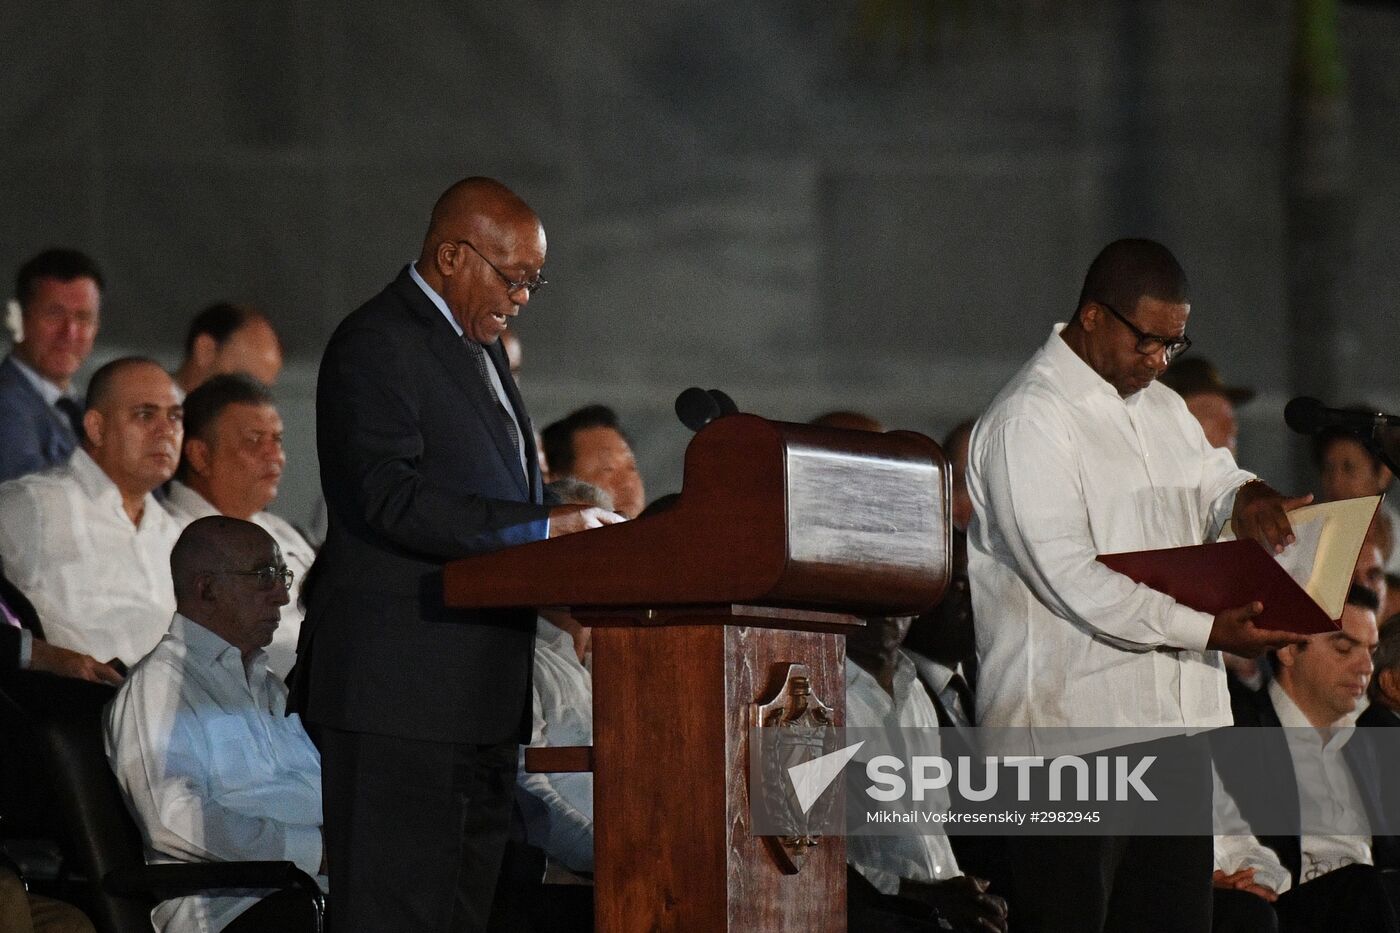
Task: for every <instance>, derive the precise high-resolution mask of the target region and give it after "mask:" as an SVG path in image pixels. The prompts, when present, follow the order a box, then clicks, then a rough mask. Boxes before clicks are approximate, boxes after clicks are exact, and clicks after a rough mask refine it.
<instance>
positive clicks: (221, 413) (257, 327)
mask: <svg viewBox="0 0 1400 933" xmlns="http://www.w3.org/2000/svg"><path fill="white" fill-rule="evenodd" d="M103 288H104V279H103V276H102V273H101V272H100V270H99V269H98V267H97V265H96V263H95V262H93V261H92V260H91V259H90V258H88V257H86V256H84V255H83V254H81V253H77V252H75V251H71V250H48V251H45V252H44V253H41V254H40V255H38V256H36V257H35V258H34V259H32V260H31V261H29V262H27V263H25V264H24V266H23V267H22V268H21V270H20V272H19V276H18V281H17V289H16V294H17V296H18V302H19V305H20V309H21V311H20V317H19V324H20V328H19V333H17V334H16V342H15V344H14V347H13V348H12V350H11V352H10V353H9V354H8V355H7V356H6V357H5V359H4V361H3V363H0V670H3V671H10V670H24V669H29V670H33V671H38V672H44V673H56V674H62V675H65V676H69V677H77V678H81V679H85V680H92V681H97V682H102V683H106V684H110V685H122V686H121V690H120V691H119V693H118V694H117V699H116V701H115V702H113V703H112V704H111V706H110V707H109V709H108V718H107V725H106V741H107V751H108V755H109V757H110V760H111V763H112V767H113V770H114V772H115V773H116V775H117V777H118V780H119V783H120V785H121V787H122V790H123V793H124V795H125V797H126V800H127V802H128V805H129V808H130V810H131V812H132V815H133V816H134V818H135V819H136V821H137V823H138V825H139V826H140V828H141V830H142V836H143V839H144V842H145V845H146V852H147V856H148V858H149V859H150V860H152V861H166V860H176V861H205V860H216V861H217V860H228V859H264V858H265V859H288V860H290V861H293V862H295V863H296V864H298V865H299V866H301V867H303V868H304V869H305V870H306V871H308V872H310V873H312V874H318V871H319V878H318V880H320V881H321V882H322V883H324V881H325V879H324V849H323V847H322V841H321V835H320V818H321V817H320V813H321V799H320V795H321V781H320V767H319V759H318V753H317V750H316V748H315V746H314V745H313V744H312V743H311V741H310V739H309V738H308V737H307V735H306V732H305V730H304V729H303V728H302V725H301V723H300V720H299V719H298V718H297V717H296V716H295V715H293V716H291V717H287V716H286V715H285V711H286V696H287V690H286V687H285V685H284V680H285V678H287V676H288V675H289V673H290V672H291V670H292V667H293V664H294V662H295V659H296V647H297V640H298V631H299V628H300V624H301V618H302V609H301V606H300V603H301V592H302V588H303V586H304V585H305V584H306V582H307V581H308V580H309V579H310V578H311V577H312V574H311V573H310V571H311V567H312V564H313V562H314V559H315V556H316V547H315V546H314V545H313V543H312V542H311V540H310V539H309V537H308V536H307V535H305V534H303V533H302V532H301V531H299V530H298V529H297V528H296V527H294V526H293V525H292V524H291V523H290V522H288V521H286V520H285V519H283V518H281V517H279V516H277V515H275V514H273V513H272V512H270V511H268V507H269V506H270V505H271V504H272V503H273V501H274V500H275V498H276V496H277V492H278V488H279V485H280V482H281V479H282V475H283V470H284V469H285V467H286V457H285V454H284V452H283V446H282V433H283V426H282V421H281V417H280V415H279V413H278V410H277V404H276V400H275V397H274V395H273V392H272V389H271V385H272V383H274V382H275V380H276V378H277V376H278V373H279V371H280V368H281V361H282V354H281V347H280V342H279V340H278V338H277V334H276V332H275V330H274V329H273V327H272V325H271V323H270V322H269V321H268V320H267V319H266V317H264V316H263V315H262V314H261V313H259V312H257V311H255V310H253V309H250V308H246V307H241V306H236V305H230V304H219V305H214V306H212V307H210V308H209V309H207V310H206V311H204V312H202V313H201V314H200V315H198V316H197V317H196V319H195V320H194V321H193V322H192V324H191V327H190V331H189V335H188V339H187V341H186V346H185V359H184V361H183V362H182V363H181V364H180V366H179V367H178V369H177V370H176V371H175V373H174V374H173V375H172V374H169V373H167V372H166V371H165V370H164V369H163V368H162V367H161V366H160V365H159V364H157V363H156V362H155V361H153V360H150V359H146V358H139V357H124V358H121V359H117V360H113V361H111V362H109V363H107V364H106V365H104V366H102V367H100V368H99V369H98V370H97V371H96V372H95V373H94V374H93V375H92V377H91V378H90V379H89V381H88V384H87V390H86V393H85V394H84V395H83V396H82V397H81V398H80V397H79V396H78V394H77V392H76V391H75V387H74V383H73V379H74V376H75V375H76V373H77V372H78V371H79V369H80V368H81V367H82V365H83V364H84V362H85V361H86V359H87V358H88V356H89V354H90V353H91V351H92V349H93V344H94V340H95V337H96V335H97V333H98V329H99V324H100V313H101V296H102V291H103ZM508 350H509V352H510V356H511V359H512V363H513V364H514V365H513V369H512V372H513V374H515V375H517V376H518V366H519V360H520V354H519V343H518V341H516V340H514V339H513V335H511V339H510V340H509V341H508ZM540 450H541V456H542V459H543V457H544V455H546V454H548V455H549V456H552V457H553V458H554V459H555V461H556V463H557V464H558V467H557V468H556V470H555V471H554V472H553V473H552V474H550V475H551V476H552V477H560V478H562V477H567V476H571V475H577V476H582V477H586V479H587V480H588V481H589V482H590V483H592V484H596V486H595V485H588V484H585V483H581V482H575V485H576V487H577V489H579V490H583V494H584V495H586V496H588V497H590V498H596V499H598V500H599V501H606V502H609V503H611V502H614V501H615V502H616V503H617V508H618V509H619V510H620V511H622V512H623V513H624V514H627V515H630V516H635V515H636V514H637V513H639V512H640V511H641V508H642V505H643V503H644V491H643V488H642V483H641V477H640V474H639V473H638V471H637V468H636V462H635V458H634V457H633V454H632V451H631V448H630V446H629V444H628V441H627V438H626V436H625V434H624V433H623V431H622V428H621V426H620V424H619V423H618V420H617V418H616V416H615V415H614V414H613V413H612V412H611V411H610V410H609V409H607V408H605V407H603V406H597V405H594V406H589V407H586V408H583V409H581V410H579V411H577V412H575V413H573V414H571V415H570V416H568V417H567V418H565V419H562V420H561V421H559V422H558V423H556V424H553V425H550V426H549V427H548V428H546V431H545V437H544V439H543V442H542V443H541V444H540ZM604 490H606V491H604ZM566 491H567V490H566ZM610 507H611V505H610ZM558 621H559V622H560V625H561V626H565V627H569V626H570V622H569V620H567V619H560V620H558ZM540 624H541V632H542V636H545V641H546V642H548V646H547V647H546V648H545V649H543V650H542V651H541V652H540V653H539V658H540V660H541V662H547V661H549V660H550V659H553V658H555V657H556V656H557V657H559V658H563V657H566V656H568V657H573V658H574V665H573V668H572V669H567V668H566V667H564V666H562V665H560V666H559V670H560V671H561V672H563V675H565V676H567V677H574V678H577V677H579V676H580V673H581V676H582V677H583V678H585V679H586V677H587V669H586V668H585V667H583V666H582V665H581V664H580V663H579V660H578V659H580V658H583V657H586V653H585V652H583V651H582V650H581V649H580V650H579V651H577V652H575V650H574V649H573V648H567V649H566V648H565V645H564V641H567V640H569V638H570V636H569V635H568V634H563V635H562V640H560V634H561V632H562V631H563V630H562V629H553V630H551V629H549V628H548V626H549V625H550V623H549V622H548V621H546V620H543V619H542V620H541V623H540ZM572 631H573V632H574V634H575V635H577V634H578V633H579V632H581V631H583V630H581V629H579V628H578V626H576V625H573V626H572ZM550 634H552V635H554V636H555V638H554V640H553V641H550V639H549V638H548V635H550ZM555 642H557V644H556V643H555ZM584 643H585V644H586V640H585V642H584ZM555 649H557V650H555ZM557 680H558V678H556V681H557ZM550 682H551V681H550V679H549V678H548V676H542V677H540V678H539V680H538V681H537V685H539V686H541V687H546V688H547V685H548V684H549V683H550ZM544 696H545V700H546V702H545V703H544V704H543V705H542V704H541V702H540V697H539V695H538V694H537V698H536V710H537V717H536V720H537V725H538V727H539V729H540V730H541V732H543V730H544V728H545V726H544V723H545V722H546V721H552V722H553V723H554V725H553V729H552V734H553V735H554V736H555V737H557V736H559V735H560V734H563V733H564V732H565V731H566V726H565V725H564V724H563V723H562V722H560V721H559V719H560V717H564V716H567V715H574V716H575V717H576V718H580V719H581V720H582V722H583V725H580V726H578V727H577V728H578V729H584V728H586V721H587V714H588V706H587V703H586V702H585V703H584V704H583V706H582V707H576V706H571V704H568V703H565V702H563V701H561V702H559V703H557V704H550V703H548V698H549V693H548V690H547V689H546V691H545V694H544ZM546 709H547V710H548V717H547V719H546V717H545V716H544V715H543V714H542V713H543V711H544V710H546ZM579 709H582V712H581V713H580V712H579ZM564 783H566V784H567V782H564ZM538 790H539V789H538V787H537V786H532V787H531V788H530V789H529V791H532V792H538ZM522 793H523V797H522V800H525V801H528V800H531V799H535V798H534V797H532V796H531V793H530V792H527V791H522ZM566 799H570V800H572V801H574V802H575V803H576V805H577V806H579V807H581V808H582V812H583V813H584V814H585V815H586V816H587V818H588V821H589V822H590V824H591V808H590V795H589V794H588V793H586V792H584V793H570V794H569V795H568V796H567V798H566ZM0 804H3V807H4V808H5V809H8V808H10V807H12V806H14V805H15V801H13V800H5V801H3V802H0ZM522 809H524V810H526V811H527V812H528V810H529V807H528V804H527V806H525V807H523V808H522ZM0 812H3V810H0ZM537 823H538V821H537ZM544 832H545V834H546V836H551V835H552V837H553V838H555V839H559V838H564V837H566V836H567V827H562V828H561V827H560V826H558V825H555V826H554V827H553V828H552V829H545V830H544ZM571 852H572V854H571V855H569V856H568V857H566V858H563V859H560V860H559V861H558V863H557V865H558V871H560V872H562V873H564V874H568V873H569V871H570V870H571V869H572V870H577V871H579V872H581V873H583V874H584V875H586V873H587V872H589V871H590V870H591V867H592V866H591V840H589V841H588V844H584V843H583V842H581V841H579V840H578V839H576V840H575V842H574V845H573V847H572V850H571ZM255 905H256V906H255ZM7 909H9V908H7ZM14 909H16V910H18V908H14ZM278 909H279V906H278V904H277V902H276V901H275V900H265V901H263V902H259V901H258V899H257V898H256V897H240V898H230V897H187V898H179V899H175V900H171V901H168V902H166V903H164V904H162V905H161V906H160V907H159V908H158V909H157V910H156V912H155V914H154V915H153V920H154V921H155V923H156V925H157V928H158V929H163V930H185V929H195V928H198V929H212V930H217V929H222V928H226V927H227V928H230V929H246V930H259V929H265V928H266V927H265V926H264V924H267V923H270V922H272V918H274V917H276V916H277V914H276V911H277V910H278ZM49 916H52V917H56V918H63V917H67V916H69V914H66V913H64V912H62V911H56V910H51V909H50V908H49V906H48V902H47V901H37V902H36V907H35V908H34V911H33V918H32V919H34V920H36V921H37V920H39V919H41V918H43V917H49ZM55 922H57V921H55ZM77 922H81V920H80V919H79V920H78V921H77ZM6 928H7V929H8V927H6ZM55 928H56V929H57V928H58V927H55ZM80 928H85V927H80Z"/></svg>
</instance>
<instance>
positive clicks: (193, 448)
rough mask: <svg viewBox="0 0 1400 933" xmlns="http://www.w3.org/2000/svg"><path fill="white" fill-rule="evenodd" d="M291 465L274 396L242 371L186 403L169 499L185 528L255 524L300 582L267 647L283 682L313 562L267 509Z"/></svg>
mask: <svg viewBox="0 0 1400 933" xmlns="http://www.w3.org/2000/svg"><path fill="white" fill-rule="evenodd" d="M286 463H287V456H286V454H285V453H283V451H282V419H281V417H279V416H278V414H277V407H276V405H275V404H274V402H273V398H272V393H271V392H269V391H268V390H267V388H266V387H264V386H263V384H262V383H260V382H258V381H256V380H255V379H253V378H252V377H251V376H245V375H243V374H241V373H237V374H229V375H222V376H214V377H213V378H212V379H209V380H208V381H206V382H204V383H203V384H202V385H200V386H199V388H197V389H195V390H194V391H193V392H191V393H190V394H189V395H188V396H186V398H185V450H184V456H183V457H182V458H181V460H180V468H179V469H178V470H177V471H176V473H175V481H174V482H172V483H171V484H170V490H169V493H168V494H167V496H166V498H165V508H166V509H167V510H168V511H169V512H170V514H171V516H172V517H173V518H174V519H175V520H176V521H177V522H178V523H179V524H180V526H181V527H184V526H185V525H188V524H189V523H190V522H192V521H194V520H195V519H197V518H204V517H205V516H207V515H228V516H230V517H231V518H241V519H243V520H244V521H249V522H252V523H253V524H255V525H257V526H258V527H259V528H261V529H262V530H263V531H266V532H267V533H268V534H270V535H272V538H273V540H274V541H276V542H277V546H278V547H279V548H281V549H282V560H283V561H285V562H286V564H287V566H288V567H289V568H291V570H292V572H293V574H295V582H294V583H293V584H292V593H291V601H290V602H288V603H287V605H285V606H283V607H282V624H281V625H279V626H278V627H277V634H276V635H274V636H273V638H272V644H271V645H269V646H268V648H267V666H268V667H270V668H271V669H272V672H273V673H274V674H276V675H277V676H278V677H281V678H282V679H283V680H285V679H286V677H287V672H288V671H290V670H291V669H292V664H293V663H294V662H295V661H296V650H297V636H298V634H299V633H300V632H301V619H302V613H301V609H300V608H299V602H300V597H301V585H302V581H304V580H305V579H306V572H307V571H308V570H310V569H311V562H312V561H313V560H315V558H316V552H315V550H314V549H313V548H312V547H311V545H310V544H308V543H307V541H306V539H305V538H303V537H302V536H301V534H300V533H299V532H298V531H297V530H296V529H295V528H293V527H292V525H291V523H290V522H288V521H287V520H286V519H284V518H281V517H279V516H277V515H273V514H272V513H271V512H268V511H266V509H267V507H268V506H269V505H271V504H272V500H273V499H274V498H276V496H277V487H278V484H279V483H280V482H281V479H282V469H283V467H284V466H286Z"/></svg>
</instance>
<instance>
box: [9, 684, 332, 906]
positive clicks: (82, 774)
mask: <svg viewBox="0 0 1400 933" xmlns="http://www.w3.org/2000/svg"><path fill="white" fill-rule="evenodd" d="M115 692H116V691H115V690H114V689H113V688H111V687H108V686H104V685H101V684H92V683H87V682H85V681H79V680H70V679H67V678H61V677H53V676H50V675H47V674H38V673H32V672H20V673H18V674H12V675H10V676H7V677H6V678H4V680H3V681H0V720H4V725H5V726H6V730H7V731H8V732H9V733H10V734H11V735H15V734H17V733H18V734H21V735H22V737H23V738H22V741H23V742H24V745H25V748H24V752H25V754H27V755H28V756H31V758H32V763H33V764H34V765H36V767H35V768H34V769H33V771H34V772H37V773H42V774H44V775H45V776H46V779H47V780H48V781H49V782H50V785H51V786H50V787H49V791H50V794H51V796H52V801H53V810H54V816H55V819H56V825H55V826H54V832H55V834H56V836H57V838H58V841H59V844H60V846H61V847H62V848H63V851H64V855H65V865H66V866H69V868H68V871H69V872H71V873H73V875H74V876H75V877H76V878H77V879H78V880H80V881H81V882H82V886H83V888H84V894H85V897H84V898H83V901H84V903H83V904H82V905H81V906H82V907H83V908H84V910H85V911H86V912H87V914H88V916H89V917H90V918H91V919H92V922H93V924H94V925H95V926H96V927H97V929H98V930H99V931H100V933H150V930H151V909H152V908H153V907H154V906H155V905H156V904H157V903H159V902H160V901H161V900H164V899H166V898H170V897H179V896H184V895H190V894H200V893H203V894H214V893H217V892H219V891H228V890H233V889H241V890H245V891H246V890H248V889H270V890H279V891H281V890H289V891H298V892H301V893H303V894H304V895H305V901H306V911H305V917H304V923H303V922H300V920H299V922H298V923H297V925H296V927H295V930H296V933H303V931H306V933H310V931H315V933H322V931H323V929H324V925H325V898H324V896H323V895H322V893H321V889H320V887H319V886H318V885H317V884H316V880H315V879H314V878H312V877H311V876H310V875H308V874H306V872H304V871H302V870H301V869H299V868H297V867H296V865H294V864H293V863H291V862H208V863H182V864H166V865H147V864H146V862H145V857H144V853H143V848H142V843H141V834H140V831H139V830H138V829H137V827H136V824H135V822H134V821H133V820H132V818H131V816H130V814H129V813H128V812H127V809H126V803H125V801H124V800H123V799H122V795H121V790H120V788H119V787H118V785H117V780H116V778H115V776H113V774H112V771H111V769H110V768H109V767H108V765H107V756H106V753H105V752H104V751H103V747H102V709H103V707H104V706H105V705H106V704H107V702H108V701H109V700H110V699H111V698H112V696H113V694H114V693H115ZM289 933H290V931H289Z"/></svg>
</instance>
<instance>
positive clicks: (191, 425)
mask: <svg viewBox="0 0 1400 933" xmlns="http://www.w3.org/2000/svg"><path fill="white" fill-rule="evenodd" d="M274 404H276V400H275V399H274V398H273V395H272V390H271V389H269V388H268V387H267V386H265V385H263V384H262V383H261V382H259V381H258V380H256V379H254V378H253V377H252V376H249V375H246V374H244V373H225V374H224V375H221V376H213V377H211V378H210V379H208V380H206V381H204V382H202V383H200V385H199V387H198V388H197V389H195V390H194V391H193V392H191V393H190V394H189V395H187V396H185V443H186V444H188V443H189V442H190V441H191V440H193V439H195V438H199V439H200V440H202V441H205V442H207V441H208V440H209V438H208V437H206V436H205V435H206V433H207V432H208V430H209V426H210V425H212V424H213V423H214V420H215V419H216V418H218V417H219V415H220V414H222V413H223V410H224V409H225V408H228V407H229V406H230V405H274ZM189 462H190V461H189V458H188V457H186V456H184V452H183V451H182V452H181V456H180V465H179V467H177V468H176V470H175V478H176V479H178V480H180V481H181V482H183V481H184V480H185V478H186V477H187V476H189Z"/></svg>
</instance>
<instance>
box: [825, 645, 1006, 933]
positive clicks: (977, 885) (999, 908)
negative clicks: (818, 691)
mask: <svg viewBox="0 0 1400 933" xmlns="http://www.w3.org/2000/svg"><path fill="white" fill-rule="evenodd" d="M910 621H911V620H910V619H909V618H908V617H901V618H891V619H867V620H866V626H865V628H863V629H860V630H858V631H856V632H854V633H852V634H851V635H849V636H847V639H846V727H847V728H848V729H854V728H885V729H926V730H930V731H933V732H936V731H937V729H938V725H939V724H938V715H937V713H936V712H935V710H934V706H933V701H932V700H931V699H930V698H929V695H928V692H927V691H926V690H925V689H924V686H923V684H921V683H920V682H919V679H918V675H917V673H916V671H915V670H914V663H913V662H912V661H911V660H910V659H909V656H908V655H907V654H905V653H904V652H903V651H902V650H900V647H899V646H900V644H901V643H903V641H904V636H905V634H906V633H907V632H908V630H909V623H910ZM846 861H847V862H848V863H849V865H850V867H851V868H852V869H854V872H855V873H857V874H858V876H857V875H852V876H851V878H850V880H851V884H850V885H849V893H848V896H847V914H848V921H849V926H850V929H851V930H852V933H860V931H861V930H884V929H907V930H925V929H927V930H940V929H942V930H947V929H953V930H957V931H964V930H967V931H972V930H977V931H989V930H999V931H1002V933H1005V931H1006V902H1005V901H1004V900H1002V898H1000V897H998V896H996V895H994V894H988V893H987V882H985V881H984V880H982V879H980V878H974V877H972V876H970V875H964V874H963V873H962V872H961V871H960V870H959V868H958V861H957V858H956V857H955V856H954V855H953V849H952V846H951V845H950V844H949V841H948V837H947V836H946V835H944V834H942V833H941V832H940V833H936V834H935V833H929V834H923V835H898V836H863V835H853V836H849V837H847V839H846ZM850 874H852V873H848V875H850ZM862 879H863V880H862ZM867 882H868V884H867ZM916 904H917V905H922V906H923V907H925V908H927V911H928V913H927V917H926V918H923V919H917V918H914V917H911V916H910V913H911V910H910V908H911V907H912V906H913V905H916ZM944 921H946V922H947V923H948V924H951V927H949V926H942V925H940V924H941V923H942V922H944Z"/></svg>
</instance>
